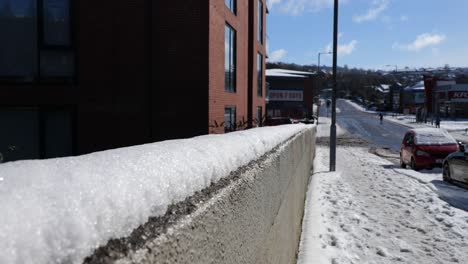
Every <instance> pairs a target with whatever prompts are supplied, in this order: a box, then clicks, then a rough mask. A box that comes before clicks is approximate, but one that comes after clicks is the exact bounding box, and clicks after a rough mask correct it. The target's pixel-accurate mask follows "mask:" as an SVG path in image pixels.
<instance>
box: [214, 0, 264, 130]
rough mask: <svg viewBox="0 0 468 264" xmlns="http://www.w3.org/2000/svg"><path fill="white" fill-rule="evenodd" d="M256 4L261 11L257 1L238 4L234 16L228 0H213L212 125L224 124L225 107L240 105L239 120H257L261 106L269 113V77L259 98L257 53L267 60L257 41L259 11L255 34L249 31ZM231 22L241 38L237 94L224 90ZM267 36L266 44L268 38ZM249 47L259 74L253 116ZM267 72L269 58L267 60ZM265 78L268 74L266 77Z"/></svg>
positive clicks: (239, 43) (255, 14) (255, 15)
mask: <svg viewBox="0 0 468 264" xmlns="http://www.w3.org/2000/svg"><path fill="white" fill-rule="evenodd" d="M250 4H253V5H254V8H255V9H254V10H257V0H250V1H247V0H246V1H237V14H236V15H234V14H232V12H231V11H230V10H229V9H228V8H227V7H226V6H225V3H224V0H211V1H210V34H209V40H210V41H209V42H210V49H209V65H210V66H209V67H210V69H209V87H210V88H209V124H210V125H213V124H214V121H216V122H217V123H218V124H221V123H222V122H224V107H225V106H236V114H237V116H236V120H237V122H239V121H242V120H244V121H247V120H248V119H249V118H252V119H255V118H256V114H257V112H256V111H257V110H256V109H257V106H261V107H262V110H263V113H265V76H263V79H264V81H263V93H262V94H263V95H262V96H261V97H259V96H257V77H256V76H257V75H256V65H257V52H260V53H261V54H262V55H263V56H264V57H265V54H266V52H265V46H264V45H262V44H260V43H259V42H258V41H257V12H256V11H255V12H254V17H253V18H250V19H252V21H253V28H252V29H251V30H253V32H249V5H250ZM263 12H264V16H263V19H264V25H265V24H266V13H265V12H266V4H264V8H263ZM226 23H228V24H229V25H230V26H231V27H233V28H234V29H235V30H236V33H237V34H236V35H237V72H236V83H237V85H236V93H231V92H226V91H225V88H224V78H225V77H224V36H225V35H224V34H225V24H226ZM265 32H266V30H264V31H263V33H264V43H265V39H266V37H265V36H266V33H265ZM249 33H253V34H252V35H253V39H250V38H249ZM249 45H252V46H253V50H254V54H253V63H254V65H253V67H252V68H253V70H254V71H255V72H254V74H253V76H254V78H253V80H252V82H253V83H252V84H251V85H252V87H253V89H252V95H251V96H252V104H253V105H252V109H253V112H252V115H253V116H250V117H249V116H248V111H247V107H248V105H247V104H248V96H249V95H248V86H249V83H248V82H249V79H248V74H249V72H248V71H249V65H248V64H249V56H250V54H249ZM263 64H264V65H263V69H265V58H264V60H263ZM263 75H264V74H263ZM223 132H224V127H223V126H220V127H218V128H213V127H211V128H210V133H223Z"/></svg>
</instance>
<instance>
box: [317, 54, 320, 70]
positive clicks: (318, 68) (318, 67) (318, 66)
mask: <svg viewBox="0 0 468 264" xmlns="http://www.w3.org/2000/svg"><path fill="white" fill-rule="evenodd" d="M319 72H320V52H319V54H318V65H317V74H319Z"/></svg>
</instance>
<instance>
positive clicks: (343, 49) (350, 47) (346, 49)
mask: <svg viewBox="0 0 468 264" xmlns="http://www.w3.org/2000/svg"><path fill="white" fill-rule="evenodd" d="M357 44H358V41H357V40H352V41H351V42H349V43H348V44H341V45H338V55H341V56H345V55H350V54H351V53H353V52H354V50H355V49H356V46H357ZM325 50H326V51H327V52H333V44H332V43H330V44H328V46H327V47H326V49H325Z"/></svg>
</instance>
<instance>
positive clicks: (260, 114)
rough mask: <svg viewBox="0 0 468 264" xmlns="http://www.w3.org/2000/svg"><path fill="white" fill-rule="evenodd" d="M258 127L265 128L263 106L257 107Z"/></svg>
mask: <svg viewBox="0 0 468 264" xmlns="http://www.w3.org/2000/svg"><path fill="white" fill-rule="evenodd" d="M257 126H259V127H261V126H263V110H262V107H261V106H257Z"/></svg>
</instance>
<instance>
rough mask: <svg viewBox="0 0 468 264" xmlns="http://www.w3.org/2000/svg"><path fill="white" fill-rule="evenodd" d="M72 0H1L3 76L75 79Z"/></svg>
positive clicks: (0, 75)
mask: <svg viewBox="0 0 468 264" xmlns="http://www.w3.org/2000/svg"><path fill="white" fill-rule="evenodd" d="M70 1H71V0H0V39H1V41H0V80H3V81H9V82H19V83H21V82H22V83H31V82H34V81H42V80H54V81H56V80H59V81H71V80H72V78H73V75H74V54H73V50H72V37H71V35H72V33H71V24H72V23H71V15H70V14H71V7H70V6H71V5H70Z"/></svg>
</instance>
